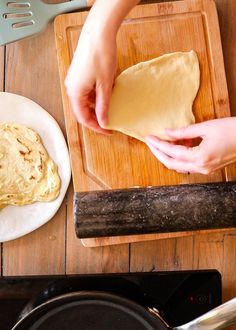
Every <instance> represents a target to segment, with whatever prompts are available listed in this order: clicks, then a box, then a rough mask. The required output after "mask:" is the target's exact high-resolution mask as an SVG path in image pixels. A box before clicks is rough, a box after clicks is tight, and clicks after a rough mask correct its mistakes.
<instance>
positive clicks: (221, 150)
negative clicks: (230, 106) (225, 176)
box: [146, 117, 236, 174]
mask: <svg viewBox="0 0 236 330" xmlns="http://www.w3.org/2000/svg"><path fill="white" fill-rule="evenodd" d="M166 133H167V134H168V136H169V137H170V139H171V140H173V141H175V142H177V141H178V140H186V141H188V142H189V140H191V139H194V138H198V137H200V138H201V139H202V141H201V143H200V144H199V145H198V146H196V147H186V146H184V145H177V144H173V142H167V141H163V140H160V139H158V138H157V137H154V136H148V137H146V142H147V145H148V146H149V148H150V149H151V151H152V152H153V154H154V155H155V156H156V158H158V159H159V161H160V162H162V163H163V164H164V165H165V166H166V167H167V168H168V169H171V170H175V171H177V172H180V173H201V174H209V173H211V172H213V171H215V170H218V169H220V168H222V167H224V166H226V165H229V164H230V163H233V162H234V161H236V117H230V118H224V119H215V120H209V121H206V122H203V123H200V124H195V125H190V126H188V127H185V128H182V129H177V130H170V129H166Z"/></svg>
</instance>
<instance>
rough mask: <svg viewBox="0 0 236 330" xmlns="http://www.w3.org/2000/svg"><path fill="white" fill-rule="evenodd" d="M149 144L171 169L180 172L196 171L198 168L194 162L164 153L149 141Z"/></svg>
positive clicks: (162, 161) (161, 160) (159, 158)
mask: <svg viewBox="0 0 236 330" xmlns="http://www.w3.org/2000/svg"><path fill="white" fill-rule="evenodd" d="M148 146H149V148H150V150H151V151H152V153H153V154H154V156H155V157H156V158H157V159H158V160H159V161H160V162H161V163H162V164H163V165H164V166H165V167H167V168H168V169H169V170H175V171H177V172H180V173H188V172H189V173H196V172H197V168H196V166H195V165H194V164H192V163H188V162H184V161H182V160H178V159H174V158H171V157H169V156H168V155H166V154H165V153H163V152H162V151H160V150H158V149H156V148H155V147H153V145H151V144H149V143H148Z"/></svg>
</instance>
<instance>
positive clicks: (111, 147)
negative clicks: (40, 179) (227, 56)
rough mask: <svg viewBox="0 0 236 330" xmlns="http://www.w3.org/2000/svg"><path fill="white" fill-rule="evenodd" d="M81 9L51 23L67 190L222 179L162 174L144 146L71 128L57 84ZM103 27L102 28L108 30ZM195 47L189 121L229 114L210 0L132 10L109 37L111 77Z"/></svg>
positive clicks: (103, 241) (88, 242)
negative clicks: (69, 180) (195, 84)
mask: <svg viewBox="0 0 236 330" xmlns="http://www.w3.org/2000/svg"><path fill="white" fill-rule="evenodd" d="M87 14H88V12H83V13H74V14H66V15H61V16H59V17H57V18H56V20H55V36H56V45H57V53H58V63H59V72H60V79H61V89H62V97H63V105H64V113H65V121H66V129H67V136H68V143H69V148H70V154H71V164H72V173H73V183H74V190H75V191H76V192H79V191H90V190H100V189H118V188H128V187H134V186H135V187H136V186H142V187H144V186H159V185H170V184H172V185H174V184H182V183H195V182H215V181H224V180H225V179H226V177H227V173H226V171H225V170H223V171H217V172H215V173H213V174H212V175H208V176H203V175H197V174H195V175H194V174H191V175H187V174H178V173H176V172H175V171H170V170H168V169H166V168H165V167H164V166H163V165H162V164H161V163H160V162H159V161H158V160H157V159H155V157H154V156H153V155H152V154H151V152H150V151H149V149H148V148H147V147H146V145H145V144H144V143H142V142H140V141H138V140H136V139H133V138H131V137H128V136H125V135H122V134H120V133H114V134H113V136H111V137H107V136H103V135H100V134H96V133H94V132H92V131H91V130H89V129H86V128H84V127H82V126H81V125H78V124H77V122H76V120H75V118H74V116H73V114H72V111H71V108H70V104H69V100H68V97H67V95H66V91H65V87H64V80H65V77H66V73H67V70H68V67H69V65H70V62H71V59H72V57H73V53H74V50H75V48H76V44H77V40H78V38H79V35H80V32H81V29H82V27H83V24H84V22H85V20H86V17H87ZM108 28H109V27H108ZM191 49H193V50H195V51H196V52H197V55H198V58H199V61H200V71H201V85H200V89H199V92H198V95H197V98H196V100H195V102H194V106H193V109H194V114H195V117H196V121H197V122H202V121H205V120H208V119H213V118H220V117H225V116H230V112H229V101H228V93H227V85H226V78H225V71H224V63H223V55H222V47H221V40H220V31H219V24H218V18H217V12H216V7H215V3H214V2H213V1H212V0H186V1H178V2H168V3H158V4H149V5H140V6H136V7H135V8H134V9H133V10H132V11H131V13H130V14H129V15H128V16H127V18H126V19H125V20H124V22H123V24H122V26H121V28H120V30H119V33H118V37H117V54H118V73H120V72H121V71H123V70H124V69H126V68H128V67H129V66H131V65H134V64H136V63H138V62H140V61H147V60H150V59H152V58H154V57H157V56H160V55H162V54H165V53H170V52H175V51H189V50H191ZM192 234H193V233H192V232H184V233H171V234H155V235H153V234H149V235H135V236H122V237H110V238H109V237H107V238H92V239H84V240H82V243H83V244H84V245H85V246H99V245H109V244H120V243H127V242H137V241H143V240H153V239H159V238H167V237H176V236H183V235H192Z"/></svg>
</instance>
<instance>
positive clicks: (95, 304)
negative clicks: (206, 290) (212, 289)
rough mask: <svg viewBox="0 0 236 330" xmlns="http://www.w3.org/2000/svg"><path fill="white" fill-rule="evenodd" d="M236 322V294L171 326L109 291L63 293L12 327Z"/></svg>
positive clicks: (206, 329) (153, 328)
mask: <svg viewBox="0 0 236 330" xmlns="http://www.w3.org/2000/svg"><path fill="white" fill-rule="evenodd" d="M234 323H236V298H234V299H232V300H230V301H228V302H226V303H225V304H223V305H220V306H218V307H216V308H214V309H213V310H211V311H210V312H208V313H206V314H204V315H203V316H200V317H198V318H197V319H195V320H193V321H191V322H189V323H187V324H184V325H181V326H178V327H175V328H171V327H169V326H168V324H166V322H165V321H164V320H163V319H162V318H161V316H160V315H159V313H158V311H157V310H155V309H151V308H149V309H146V308H144V307H142V306H141V305H139V304H137V303H134V302H133V301H131V300H128V299H126V298H123V297H120V296H118V295H114V294H111V293H107V292H96V291H81V292H72V293H68V294H63V295H60V296H58V297H56V298H53V299H50V300H48V301H46V302H44V303H42V304H41V305H39V306H37V307H36V308H34V309H33V310H32V311H30V312H29V313H28V314H27V315H26V316H24V317H23V318H22V319H21V320H20V321H18V323H17V324H16V325H15V326H14V327H13V328H12V330H53V329H57V330H76V329H81V330H95V329H96V330H125V329H129V330H167V329H168V330H170V329H173V330H195V329H196V330H198V329H200V330H213V329H223V328H225V327H227V326H230V325H232V324H234Z"/></svg>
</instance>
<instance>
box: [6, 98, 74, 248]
mask: <svg viewBox="0 0 236 330" xmlns="http://www.w3.org/2000/svg"><path fill="white" fill-rule="evenodd" d="M0 122H8V123H18V124H24V125H26V126H28V127H30V128H33V129H34V130H35V131H36V132H37V133H39V135H40V136H41V138H42V141H43V144H44V146H45V147H46V149H47V151H48V153H49V155H50V157H51V158H52V159H53V160H54V162H55V163H56V164H57V166H58V172H59V175H60V178H61V190H60V194H59V196H58V198H57V199H55V200H54V201H52V202H37V203H34V204H31V205H26V206H7V207H5V208H4V209H3V210H1V211H0V242H5V241H9V240H13V239H15V238H18V237H21V236H23V235H25V234H28V233H30V232H32V231H33V230H35V229H37V228H39V227H40V226H42V225H43V224H45V223H46V222H48V221H49V220H50V219H51V218H52V217H53V216H54V214H55V213H56V212H57V210H58V209H59V207H60V205H61V203H62V201H63V199H64V197H65V194H66V191H67V188H68V185H69V182H70V178H71V168H70V160H69V153H68V149H67V145H66V142H65V139H64V136H63V134H62V132H61V130H60V127H59V126H58V124H57V122H56V121H55V119H54V118H53V117H52V116H51V115H50V114H49V113H48V112H47V111H45V110H44V109H42V108H41V107H40V106H39V105H38V104H37V103H35V102H33V101H31V100H29V99H27V98H25V97H23V96H19V95H15V94H11V93H3V92H0Z"/></svg>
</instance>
